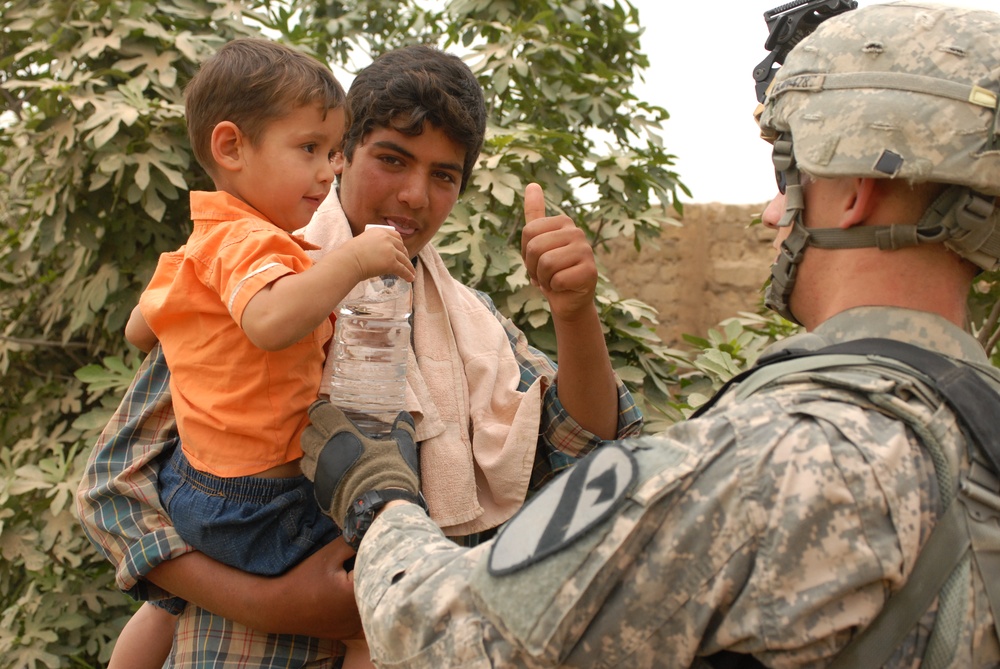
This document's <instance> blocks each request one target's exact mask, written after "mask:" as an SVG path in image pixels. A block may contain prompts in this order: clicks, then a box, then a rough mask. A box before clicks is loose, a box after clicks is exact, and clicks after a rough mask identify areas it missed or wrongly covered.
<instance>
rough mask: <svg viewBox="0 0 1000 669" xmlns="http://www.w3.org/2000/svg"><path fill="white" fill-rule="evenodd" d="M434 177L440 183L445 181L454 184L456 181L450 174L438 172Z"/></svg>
mask: <svg viewBox="0 0 1000 669" xmlns="http://www.w3.org/2000/svg"><path fill="white" fill-rule="evenodd" d="M435 177H436V178H438V179H440V180H441V181H447V182H448V183H455V181H456V179H455V175H454V174H452V173H451V172H438V173H437V174H435Z"/></svg>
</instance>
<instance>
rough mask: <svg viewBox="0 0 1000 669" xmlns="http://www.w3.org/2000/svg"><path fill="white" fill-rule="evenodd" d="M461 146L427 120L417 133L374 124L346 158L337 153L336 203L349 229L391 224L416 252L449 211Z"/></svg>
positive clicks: (357, 231)
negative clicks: (342, 211) (347, 221)
mask: <svg viewBox="0 0 1000 669" xmlns="http://www.w3.org/2000/svg"><path fill="white" fill-rule="evenodd" d="M464 162H465V148H464V147H463V146H461V145H459V144H458V143H456V142H454V141H453V140H451V139H450V138H449V137H448V135H446V134H445V133H444V131H442V130H441V129H440V128H436V127H434V126H433V125H432V124H430V123H427V124H425V125H424V130H423V132H422V133H420V134H419V135H414V136H411V135H405V134H403V133H401V132H399V131H398V130H393V129H392V128H386V127H379V128H375V129H374V130H372V131H371V132H370V133H368V135H366V136H365V138H364V140H363V141H362V142H361V144H360V145H358V147H357V148H356V149H355V150H354V157H353V159H352V160H351V161H350V162H348V161H347V159H346V158H344V156H343V154H337V156H336V157H335V159H334V168H335V170H336V172H337V174H339V175H340V203H341V205H343V207H344V213H345V214H346V215H347V220H349V221H350V222H351V231H352V232H353V233H354V234H355V235H358V234H360V233H361V232H362V231H364V229H365V226H366V225H371V224H378V225H391V226H392V227H393V228H395V229H396V230H397V231H398V232H399V234H400V235H401V236H402V237H403V243H404V244H405V245H406V250H407V251H408V252H409V254H410V257H413V256H416V255H417V253H418V252H419V251H420V249H422V248H423V247H424V246H425V245H426V244H427V243H428V242H429V241H430V240H431V238H433V237H434V235H435V234H436V233H437V231H438V230H439V229H440V228H441V224H442V223H444V220H445V219H446V218H447V217H448V214H449V213H451V209H452V207H454V206H455V202H456V201H457V200H458V192H459V188H460V186H461V184H462V166H463V164H464Z"/></svg>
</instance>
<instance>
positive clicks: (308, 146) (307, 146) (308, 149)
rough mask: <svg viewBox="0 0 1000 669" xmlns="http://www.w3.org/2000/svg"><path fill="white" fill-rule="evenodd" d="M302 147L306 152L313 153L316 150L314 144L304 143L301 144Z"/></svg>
mask: <svg viewBox="0 0 1000 669" xmlns="http://www.w3.org/2000/svg"><path fill="white" fill-rule="evenodd" d="M302 148H303V149H304V150H305V152H306V153H315V152H316V145H315V144H304V145H303V146H302Z"/></svg>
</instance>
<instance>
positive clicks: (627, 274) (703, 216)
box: [598, 203, 775, 346]
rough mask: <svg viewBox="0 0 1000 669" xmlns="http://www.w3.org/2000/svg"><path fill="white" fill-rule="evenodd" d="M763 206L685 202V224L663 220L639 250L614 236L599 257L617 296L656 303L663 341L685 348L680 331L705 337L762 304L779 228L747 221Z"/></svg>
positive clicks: (658, 329)
mask: <svg viewBox="0 0 1000 669" xmlns="http://www.w3.org/2000/svg"><path fill="white" fill-rule="evenodd" d="M765 204H766V203H762V204H756V205H731V204H719V203H710V204H686V205H684V216H683V219H682V222H683V226H682V227H675V226H672V225H664V227H663V231H662V234H661V236H660V238H659V239H658V240H656V241H655V242H654V241H652V240H651V241H649V242H646V243H644V244H643V248H642V250H641V251H639V252H636V250H635V247H633V246H632V244H631V243H630V242H627V241H625V240H622V241H618V240H613V241H612V242H611V243H610V244H609V245H608V249H607V250H606V251H603V250H602V251H598V261H599V262H600V263H601V265H602V267H603V269H604V270H605V271H606V272H607V274H608V277H609V278H610V279H611V281H612V283H613V284H614V286H615V288H616V289H617V290H618V292H619V294H620V295H623V296H629V297H636V298H637V299H640V300H642V301H643V302H646V303H647V304H650V305H652V306H653V307H655V308H656V309H657V311H658V312H659V316H658V320H659V325H658V326H657V333H658V334H659V335H660V337H661V338H662V339H663V341H664V343H665V344H667V345H669V346H681V345H682V339H681V335H682V334H684V333H689V334H695V335H704V334H705V333H706V332H707V331H708V330H709V329H710V328H712V327H715V326H716V325H717V324H718V323H719V321H721V320H723V319H725V318H729V317H730V316H735V315H736V314H737V313H738V312H740V311H755V310H756V309H757V307H758V305H759V304H760V300H761V287H762V286H763V285H764V281H765V279H766V278H767V276H768V267H769V266H770V263H771V261H772V260H773V259H774V254H775V252H774V249H772V248H771V240H772V239H773V238H774V233H773V232H772V231H770V230H768V229H766V228H764V227H763V226H761V225H756V226H753V227H750V221H751V220H752V219H753V218H754V215H755V214H759V213H760V212H761V211H763V209H764V206H765Z"/></svg>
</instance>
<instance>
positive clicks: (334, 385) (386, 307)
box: [330, 274, 412, 437]
mask: <svg viewBox="0 0 1000 669" xmlns="http://www.w3.org/2000/svg"><path fill="white" fill-rule="evenodd" d="M411 309H412V307H411V291H410V284H409V283H407V282H406V281H404V280H403V279H400V278H398V277H396V276H393V275H391V274H387V275H385V276H381V277H375V278H374V279H369V280H368V281H362V282H361V283H359V284H358V285H357V286H355V287H354V290H352V291H351V292H350V293H349V294H348V295H347V297H345V298H344V301H343V302H341V303H340V305H338V307H337V312H336V313H337V323H336V326H335V328H334V335H333V344H332V347H331V350H330V355H331V356H333V360H334V362H333V372H332V374H333V376H332V379H331V385H330V401H331V402H332V403H333V404H335V405H337V406H338V407H340V408H341V409H342V410H343V411H344V413H345V414H347V416H348V417H349V418H351V420H353V421H354V423H355V425H357V426H358V428H359V429H360V430H361V431H363V432H364V433H365V434H368V435H369V436H373V437H384V436H387V435H388V434H389V430H390V429H391V427H392V423H393V421H394V420H395V419H396V416H397V414H399V412H400V411H402V410H403V408H404V398H405V395H406V357H407V350H408V348H409V344H410V321H409V319H410V311H411Z"/></svg>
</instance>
